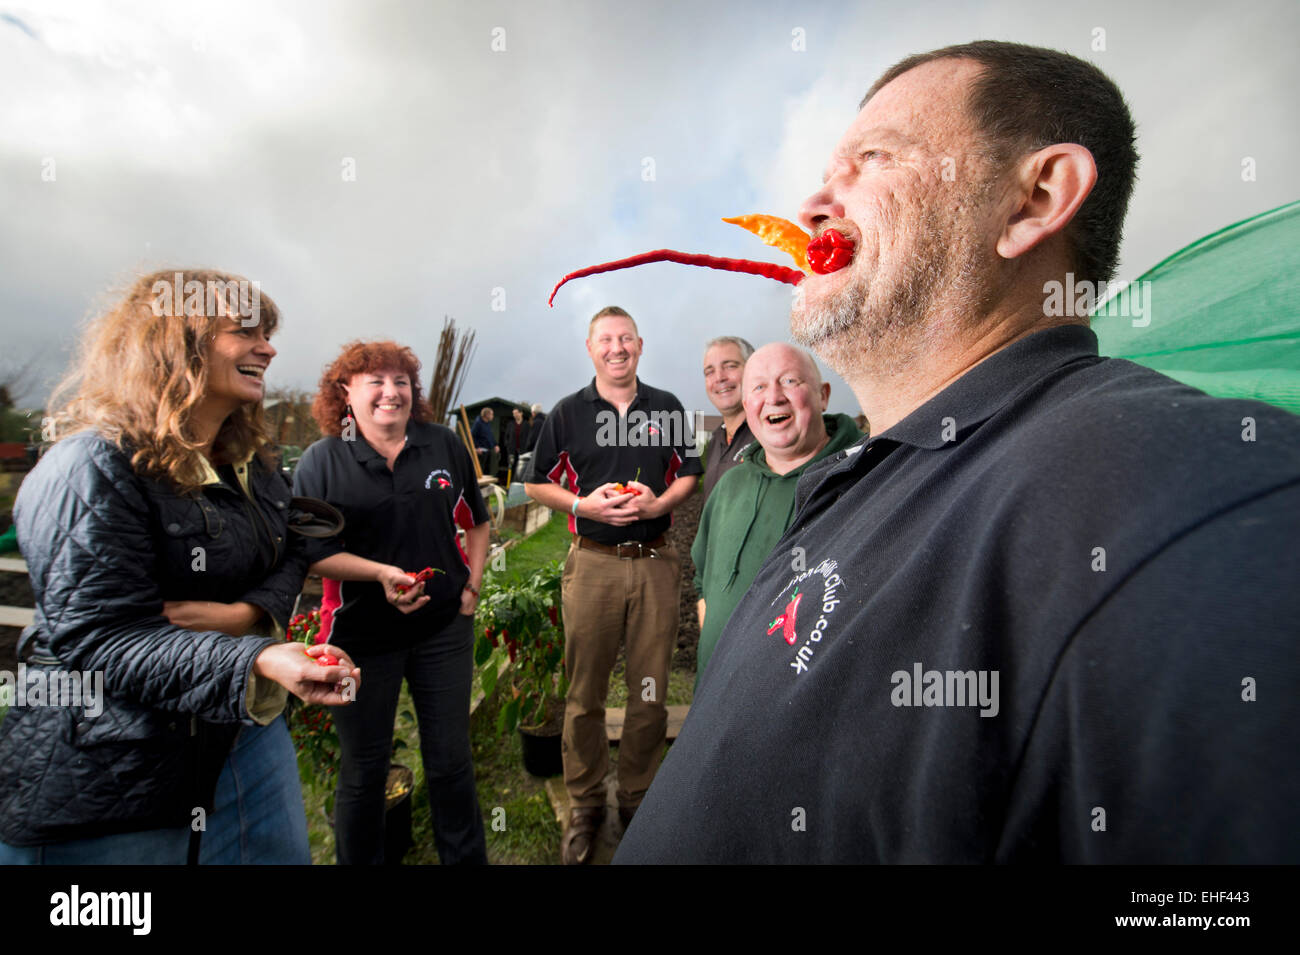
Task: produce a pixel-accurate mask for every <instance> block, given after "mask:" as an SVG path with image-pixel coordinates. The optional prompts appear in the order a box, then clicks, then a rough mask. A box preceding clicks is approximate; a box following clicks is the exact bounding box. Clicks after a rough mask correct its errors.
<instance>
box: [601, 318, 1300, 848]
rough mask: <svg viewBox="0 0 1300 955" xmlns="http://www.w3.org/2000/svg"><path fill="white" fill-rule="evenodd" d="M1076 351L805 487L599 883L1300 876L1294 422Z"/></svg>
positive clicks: (1054, 338) (970, 387) (1066, 331)
mask: <svg viewBox="0 0 1300 955" xmlns="http://www.w3.org/2000/svg"><path fill="white" fill-rule="evenodd" d="M1096 348H1097V344H1096V337H1095V336H1094V335H1093V333H1092V332H1091V331H1089V330H1088V329H1086V328H1082V327H1077V326H1076V327H1065V328H1057V329H1052V330H1048V331H1044V332H1040V333H1038V334H1035V335H1033V336H1030V337H1028V338H1025V339H1022V340H1021V341H1018V342H1016V343H1014V344H1012V345H1011V346H1009V347H1007V348H1005V349H1003V350H1002V351H1000V352H998V353H997V354H995V355H993V356H992V357H990V358H989V359H987V360H986V361H984V362H983V363H981V364H979V365H977V366H976V367H975V368H973V369H971V370H970V371H969V372H967V373H966V374H965V375H964V376H962V377H961V378H960V379H958V380H957V381H956V382H954V383H953V384H952V385H950V386H949V387H948V388H947V389H945V390H944V391H943V392H941V393H940V394H939V395H937V396H936V397H934V398H933V399H931V400H930V401H928V402H927V403H926V404H924V405H923V406H922V407H921V408H919V409H918V410H916V411H915V412H913V413H912V414H911V415H909V416H908V417H907V418H905V419H904V420H903V421H901V422H899V423H898V424H897V425H896V426H895V427H893V428H891V429H889V430H888V431H886V432H884V433H883V434H880V435H878V436H876V437H873V438H871V439H870V440H868V441H867V442H866V443H865V444H864V445H861V446H858V447H855V448H851V449H848V450H847V451H844V452H840V453H838V454H837V455H835V456H833V457H832V458H830V459H828V460H827V461H826V462H825V463H823V464H819V465H817V466H816V467H815V468H812V469H810V470H809V472H808V473H807V475H806V476H805V477H804V478H803V479H802V480H801V481H800V484H799V505H798V513H797V516H796V518H795V521H794V523H793V525H792V526H791V528H790V530H789V532H788V533H787V534H786V536H785V537H784V538H783V539H782V540H781V542H780V543H779V544H778V545H777V547H776V549H775V550H774V551H773V553H772V554H771V556H770V557H769V558H768V560H767V562H766V563H765V564H764V566H763V568H762V569H761V570H760V572H759V574H758V576H757V577H756V579H755V580H754V583H753V585H752V586H751V587H750V589H749V591H748V593H747V594H746V596H745V597H744V598H743V599H742V601H741V603H740V605H739V606H738V608H737V609H736V611H735V613H734V614H733V615H732V617H731V620H730V621H729V623H728V625H727V627H726V629H725V630H724V632H723V633H722V636H721V638H720V641H719V643H718V647H717V650H716V651H715V653H714V656H713V659H712V661H711V662H710V665H709V668H708V670H707V672H706V673H705V675H704V679H703V684H702V687H701V692H700V694H699V696H698V697H697V699H696V702H695V703H694V704H693V705H692V707H691V711H690V715H689V717H688V719H687V721H686V724H685V727H684V729H683V731H682V734H681V735H680V737H679V738H678V740H677V742H676V743H675V744H674V745H673V748H672V750H671V752H670V753H669V755H668V757H667V759H666V761H665V762H664V764H663V766H662V768H661V769H660V770H659V774H658V775H657V777H656V778H655V781H654V784H653V785H652V786H651V788H650V790H649V793H648V795H647V796H646V799H645V801H644V802H643V803H642V805H641V807H640V809H639V811H638V813H637V816H636V820H635V821H634V822H633V824H632V826H631V828H630V830H629V831H628V833H627V835H626V836H625V837H624V839H623V843H622V846H621V848H620V850H619V853H618V857H617V860H616V861H619V862H741V861H757V862H787V861H815V862H840V861H843V862H971V863H975V862H993V861H997V862H1007V861H1050V862H1057V861H1060V862H1153V863H1166V862H1291V863H1295V862H1300V768H1298V767H1297V760H1296V755H1295V754H1296V749H1297V737H1298V736H1300V729H1298V727H1300V663H1298V661H1300V653H1297V647H1296V642H1297V641H1296V634H1297V626H1298V625H1297V621H1298V620H1300V561H1298V559H1297V547H1296V541H1297V540H1298V539H1300V418H1296V417H1295V416H1292V415H1290V414H1288V413H1286V412H1284V411H1281V410H1279V409H1277V408H1273V407H1271V406H1268V405H1263V404H1260V403H1257V402H1249V401H1229V400H1222V399H1215V398H1210V397H1208V396H1206V395H1204V394H1202V393H1201V392H1199V391H1196V390H1194V389H1192V388H1188V387H1186V386H1183V385H1181V384H1178V383H1177V382H1175V381H1173V380H1172V379H1169V378H1166V377H1164V376H1163V375H1160V374H1158V373H1156V372H1153V371H1150V370H1148V369H1145V368H1142V367H1140V366H1138V365H1135V364H1132V363H1130V362H1126V361H1121V360H1116V359H1106V358H1099V357H1098V356H1097V354H1096ZM995 677H996V682H994V679H995Z"/></svg>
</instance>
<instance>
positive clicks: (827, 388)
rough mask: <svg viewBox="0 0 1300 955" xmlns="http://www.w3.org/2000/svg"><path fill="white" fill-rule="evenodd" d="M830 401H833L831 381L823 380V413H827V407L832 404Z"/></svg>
mask: <svg viewBox="0 0 1300 955" xmlns="http://www.w3.org/2000/svg"><path fill="white" fill-rule="evenodd" d="M830 403H831V383H830V382H829V381H823V382H822V413H823V414H825V413H826V409H827V407H829V406H830Z"/></svg>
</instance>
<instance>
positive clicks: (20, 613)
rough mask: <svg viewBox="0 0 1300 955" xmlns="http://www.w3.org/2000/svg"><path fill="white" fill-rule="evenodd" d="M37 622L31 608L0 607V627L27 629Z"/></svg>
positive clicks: (34, 612)
mask: <svg viewBox="0 0 1300 955" xmlns="http://www.w3.org/2000/svg"><path fill="white" fill-rule="evenodd" d="M35 620H36V611H35V610H33V609H32V608H31V607H0V627H26V626H29V625H30V624H31V623H32V622H33V621H35Z"/></svg>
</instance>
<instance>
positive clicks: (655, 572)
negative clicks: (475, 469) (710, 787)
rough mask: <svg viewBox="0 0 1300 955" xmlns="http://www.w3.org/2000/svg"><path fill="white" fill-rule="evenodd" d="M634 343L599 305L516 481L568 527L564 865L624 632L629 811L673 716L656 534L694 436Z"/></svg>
mask: <svg viewBox="0 0 1300 955" xmlns="http://www.w3.org/2000/svg"><path fill="white" fill-rule="evenodd" d="M641 348H642V341H641V338H640V337H639V336H638V334H637V328H636V323H635V322H634V321H633V320H632V317H631V316H630V315H628V313H627V312H625V311H623V309H621V308H618V307H615V306H611V307H609V308H605V309H602V310H601V311H599V312H597V313H596V316H595V317H594V318H593V319H592V320H591V326H590V328H589V330H588V333H587V354H588V355H590V356H591V361H592V364H593V365H594V366H595V369H596V377H595V378H594V379H592V382H591V384H590V385H588V386H587V387H586V388H583V389H582V390H581V391H579V392H578V393H576V394H573V395H570V396H569V397H567V398H565V399H563V400H562V401H561V402H560V403H559V404H558V405H556V406H555V409H554V410H553V411H552V412H551V414H550V416H549V417H548V418H547V419H546V423H545V425H543V427H542V433H541V436H540V438H539V439H538V442H537V448H536V451H535V452H534V455H533V463H532V472H531V474H530V475H529V476H528V478H527V479H526V480H527V483H526V485H525V489H526V490H527V492H528V495H529V496H530V497H532V498H533V499H534V500H537V501H540V502H541V503H542V504H545V505H546V506H547V507H549V508H552V509H553V510H557V511H568V512H569V530H570V531H572V532H573V533H574V535H575V537H574V540H573V544H572V545H571V546H570V548H569V556H568V559H567V562H566V563H565V567H564V581H563V585H562V586H563V599H564V633H565V650H564V653H565V658H564V665H565V670H566V672H567V673H568V677H569V696H568V699H567V700H566V704H565V710H564V749H563V752H564V783H565V786H566V787H567V788H568V790H569V798H570V801H571V804H572V810H571V813H570V817H569V826H568V830H567V831H566V833H565V836H564V841H563V844H562V851H563V856H564V861H565V863H566V864H570V865H572V864H579V863H583V862H587V861H588V860H589V859H590V858H591V850H592V847H593V845H594V840H595V834H596V831H597V830H598V829H599V827H600V823H601V822H602V820H603V819H604V814H605V773H606V772H607V771H608V768H609V741H608V738H607V737H606V735H605V697H606V696H607V695H608V692H609V674H610V672H611V671H612V670H613V667H614V662H615V658H616V657H617V655H618V645H619V641H620V639H622V638H623V636H624V635H625V634H626V637H627V687H628V702H627V718H626V721H625V722H624V724H623V737H622V740H621V742H620V744H619V756H618V781H619V786H618V794H617V795H618V804H619V815H620V816H621V817H622V819H623V822H624V824H625V825H626V824H627V823H628V822H629V821H630V820H631V818H632V814H633V813H634V812H635V811H636V809H637V806H638V805H640V802H641V799H642V797H643V796H644V795H645V791H646V788H647V787H648V786H649V785H650V781H651V780H652V779H653V778H654V774H655V770H656V769H657V768H658V766H659V759H660V756H661V755H662V753H663V746H664V739H665V736H666V734H667V729H668V710H667V707H666V706H665V705H664V693H665V692H666V691H667V688H668V664H669V661H670V660H671V658H672V652H673V646H674V644H675V643H676V636H677V621H678V605H679V600H680V597H681V588H680V561H679V559H678V556H677V552H676V549H675V548H674V547H673V545H672V544H670V543H668V541H667V539H666V538H665V536H664V534H665V533H666V532H667V530H668V527H669V525H670V524H671V523H672V510H673V508H674V507H676V506H677V505H678V504H679V503H681V501H683V500H684V499H685V498H686V497H687V496H688V495H689V494H690V493H691V492H692V491H693V490H695V480H696V479H695V475H698V474H699V473H700V460H699V458H698V456H695V455H694V454H688V452H687V449H688V448H690V449H691V450H692V451H693V450H694V440H693V438H692V436H691V435H690V433H689V424H688V421H687V418H686V414H685V412H684V410H683V409H682V406H681V403H680V402H679V401H678V400H677V399H676V398H675V397H673V396H672V395H671V394H669V393H668V392H666V391H660V390H659V389H658V388H651V387H650V386H649V385H646V384H643V383H642V382H641V381H640V380H639V379H638V378H637V377H636V368H637V362H638V360H639V358H640V356H641ZM565 485H567V489H566V488H565ZM625 488H626V490H625Z"/></svg>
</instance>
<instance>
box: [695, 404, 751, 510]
mask: <svg viewBox="0 0 1300 955" xmlns="http://www.w3.org/2000/svg"><path fill="white" fill-rule="evenodd" d="M753 443H754V435H753V433H752V432H751V431H750V430H749V423H748V422H746V421H742V422H740V427H739V428H737V429H736V433H735V434H733V435H732V436H731V441H730V442H728V441H727V423H726V422H725V421H724V422H723V423H722V424H720V425H718V426H717V427H716V428H714V429H713V435H712V437H710V438H709V449H708V450H707V451H706V452H705V453H704V499H705V500H708V498H709V495H710V494H712V493H713V489H714V487H716V486H717V483H718V481H719V480H720V479H721V478H722V475H724V474H726V473H727V472H728V471H730V470H731V469H732V468H734V467H736V466H737V465H738V464H740V456H741V454H742V453H743V452H744V450H745V449H746V448H747V447H749V446H750V445H751V444H753Z"/></svg>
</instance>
